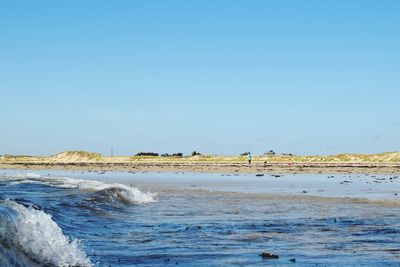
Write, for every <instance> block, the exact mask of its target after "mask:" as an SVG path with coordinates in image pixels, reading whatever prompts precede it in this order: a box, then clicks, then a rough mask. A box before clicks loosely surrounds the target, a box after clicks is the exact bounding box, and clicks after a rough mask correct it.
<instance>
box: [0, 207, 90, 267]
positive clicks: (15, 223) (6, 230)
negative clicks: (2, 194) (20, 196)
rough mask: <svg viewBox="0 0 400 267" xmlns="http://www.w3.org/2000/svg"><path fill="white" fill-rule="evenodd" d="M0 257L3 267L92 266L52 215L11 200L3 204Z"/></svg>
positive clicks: (0, 226)
mask: <svg viewBox="0 0 400 267" xmlns="http://www.w3.org/2000/svg"><path fill="white" fill-rule="evenodd" d="M0 256H1V257H0V265H1V266H43V265H45V266H92V264H91V262H90V260H89V259H88V258H87V256H86V253H85V252H84V251H82V250H81V248H80V245H79V241H78V240H76V239H70V238H69V237H67V236H65V235H64V234H63V232H62V230H61V228H60V227H59V226H58V225H57V224H56V223H55V222H54V221H53V220H52V218H51V216H50V215H49V214H46V213H45V212H43V211H40V210H36V209H34V208H32V207H25V206H24V205H21V204H18V203H16V202H14V201H10V200H3V201H0Z"/></svg>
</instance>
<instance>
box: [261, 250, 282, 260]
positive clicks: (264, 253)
mask: <svg viewBox="0 0 400 267" xmlns="http://www.w3.org/2000/svg"><path fill="white" fill-rule="evenodd" d="M260 256H261V257H263V259H279V256H278V255H275V254H272V253H269V252H263V253H261V254H260Z"/></svg>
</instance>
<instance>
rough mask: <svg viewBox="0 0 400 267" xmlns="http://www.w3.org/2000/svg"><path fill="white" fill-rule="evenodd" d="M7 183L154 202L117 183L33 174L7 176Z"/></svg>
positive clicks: (136, 190) (144, 194) (145, 194)
mask: <svg viewBox="0 0 400 267" xmlns="http://www.w3.org/2000/svg"><path fill="white" fill-rule="evenodd" d="M6 179H7V181H9V182H11V183H12V184H21V183H36V184H44V185H48V186H54V187H60V188H72V189H79V190H83V191H110V193H111V194H112V195H113V196H114V197H116V198H118V199H120V200H121V201H122V202H127V203H131V204H143V203H150V202H155V199H154V197H155V194H154V193H150V192H142V191H140V190H139V189H137V188H135V187H129V186H127V185H124V184H118V183H104V182H100V181H94V180H84V179H73V178H67V177H44V176H41V175H39V174H35V173H26V174H19V175H14V176H8V177H7V178H6Z"/></svg>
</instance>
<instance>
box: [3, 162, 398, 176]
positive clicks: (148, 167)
mask: <svg viewBox="0 0 400 267" xmlns="http://www.w3.org/2000/svg"><path fill="white" fill-rule="evenodd" d="M0 169H24V170H82V171H89V170H91V171H131V172H160V171H161V172H214V173H270V174H280V173H282V174H284V173H292V174H296V173H315V174H318V173H331V174H335V173H338V174H339V173H354V174H362V173H369V174H400V164H398V163H298V162H296V163H267V164H264V163H257V162H256V163H252V164H251V165H250V166H249V165H248V164H247V163H245V162H243V163H233V162H178V161H174V162H166V161H148V162H145V161H137V162H64V163H62V162H0Z"/></svg>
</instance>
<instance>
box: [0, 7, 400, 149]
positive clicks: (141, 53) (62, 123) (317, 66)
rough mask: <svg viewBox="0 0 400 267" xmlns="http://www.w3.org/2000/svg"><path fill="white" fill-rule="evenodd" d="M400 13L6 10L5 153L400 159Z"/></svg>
mask: <svg viewBox="0 0 400 267" xmlns="http://www.w3.org/2000/svg"><path fill="white" fill-rule="evenodd" d="M399 14H400V1H365V0H360V1H347V0H346V1H337V0H335V1H333V0H332V1H330V0H326V1H318V0H316V1H297V0H296V1H281V0H279V1H245V0H242V1H235V0H226V1H222V0H217V1H215V0H212V1H204V0H202V1H186V0H182V1H100V0H93V1H71V0H68V1H2V2H1V3H0V96H1V104H0V114H1V116H0V125H1V126H0V154H6V153H10V154H34V155H49V154H54V153H57V152H60V151H64V150H72V149H81V150H89V151H94V152H100V153H104V154H109V153H110V148H111V147H113V148H114V151H115V154H123V155H131V154H134V153H136V152H138V151H154V152H160V153H165V152H168V153H173V152H184V153H190V152H191V151H193V150H198V151H200V152H203V153H211V154H228V155H235V154H238V153H241V152H244V151H248V150H250V151H252V152H253V153H255V154H257V153H263V152H265V151H268V150H269V149H273V150H275V151H277V152H280V153H289V152H291V153H296V154H334V153H342V152H357V153H375V152H381V151H398V150H400V139H399V137H400V117H399V115H400V106H399V102H400V16H399Z"/></svg>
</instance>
